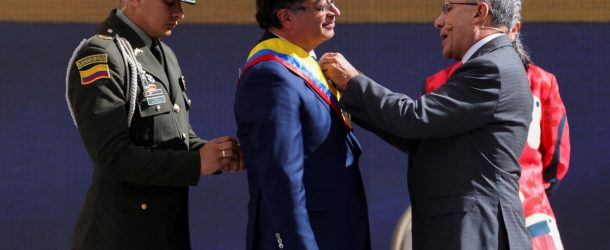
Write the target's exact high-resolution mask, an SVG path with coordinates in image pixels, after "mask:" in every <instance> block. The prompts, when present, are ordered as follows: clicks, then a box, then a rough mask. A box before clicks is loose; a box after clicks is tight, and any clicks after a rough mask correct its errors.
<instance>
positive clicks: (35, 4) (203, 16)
mask: <svg viewBox="0 0 610 250" xmlns="http://www.w3.org/2000/svg"><path fill="white" fill-rule="evenodd" d="M197 2H198V4H197V5H196V6H190V5H187V4H185V5H183V6H184V9H185V12H186V15H187V18H186V19H185V22H192V23H227V24H229V23H230V24H244V23H253V22H254V3H255V1H254V0H225V1H210V0H199V1H197ZM441 2H442V1H439V0H337V2H336V4H337V6H338V7H339V8H340V9H341V11H343V15H342V17H341V18H339V21H340V22H346V23H366V22H373V23H388V22H431V21H432V20H434V19H435V18H436V17H437V16H438V14H439V13H440V5H441ZM117 3H118V0H105V1H104V0H44V1H24V0H3V1H2V8H0V21H20V22H78V23H81V22H84V23H92V22H94V23H95V22H98V21H99V20H100V19H102V18H104V17H105V16H106V15H107V14H108V10H109V9H111V8H113V7H116V6H117V5H118V4H117ZM523 9H524V11H523V16H524V19H525V21H536V22H581V21H584V22H607V21H610V4H609V3H608V0H526V1H524V6H523Z"/></svg>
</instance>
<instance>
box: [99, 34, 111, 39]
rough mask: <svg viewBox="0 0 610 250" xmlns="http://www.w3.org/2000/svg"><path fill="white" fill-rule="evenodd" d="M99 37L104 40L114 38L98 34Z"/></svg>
mask: <svg viewBox="0 0 610 250" xmlns="http://www.w3.org/2000/svg"><path fill="white" fill-rule="evenodd" d="M97 38H99V39H102V40H112V38H113V37H111V36H107V35H102V34H99V35H97Z"/></svg>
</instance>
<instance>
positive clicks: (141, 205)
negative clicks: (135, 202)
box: [140, 203, 148, 210]
mask: <svg viewBox="0 0 610 250" xmlns="http://www.w3.org/2000/svg"><path fill="white" fill-rule="evenodd" d="M140 208H141V209H142V210H146V209H148V205H147V204H146V203H142V204H140Z"/></svg>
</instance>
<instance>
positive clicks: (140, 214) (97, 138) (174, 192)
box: [66, 12, 205, 249]
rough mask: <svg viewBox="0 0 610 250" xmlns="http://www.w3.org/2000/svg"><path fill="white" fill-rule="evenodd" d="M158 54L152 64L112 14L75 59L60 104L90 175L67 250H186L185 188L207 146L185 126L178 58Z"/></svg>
mask: <svg viewBox="0 0 610 250" xmlns="http://www.w3.org/2000/svg"><path fill="white" fill-rule="evenodd" d="M122 39H124V40H122ZM119 41H127V42H128V44H129V45H130V46H131V49H132V52H133V55H134V56H135V58H136V59H137V62H138V63H140V64H141V67H142V71H141V73H142V74H139V73H137V72H134V70H133V69H132V68H130V67H129V66H128V57H126V56H125V52H124V49H125V46H121V45H120V42H119ZM124 45H125V44H124ZM161 50H162V53H163V61H162V62H159V61H157V59H156V58H155V57H154V55H153V54H152V53H151V50H150V49H149V48H148V47H147V46H145V45H144V42H143V41H142V39H141V38H140V37H139V36H138V35H137V34H136V32H135V31H134V30H132V29H131V28H130V27H129V26H128V25H127V24H125V23H124V22H123V21H122V20H121V19H120V18H118V17H117V16H116V13H115V12H113V13H111V15H110V16H109V17H108V18H107V19H106V21H105V22H104V23H102V24H101V26H100V28H99V30H98V32H97V34H96V35H94V36H93V37H91V38H90V39H88V40H86V41H84V42H83V44H82V46H80V47H79V49H77V51H75V54H74V57H73V60H72V62H73V63H71V64H70V65H69V72H68V74H69V75H68V77H67V90H66V92H67V93H66V97H67V100H68V104H69V106H70V109H71V112H72V115H73V118H74V122H75V124H76V125H77V127H78V130H79V132H80V135H81V137H82V140H83V143H84V145H85V148H86V150H87V152H88V154H89V156H90V158H91V159H92V161H93V164H94V171H93V177H92V183H91V187H90V189H89V191H88V193H87V197H86V201H85V204H84V206H83V208H82V210H81V213H80V216H79V218H78V221H77V225H76V230H75V236H74V240H73V245H72V248H73V249H190V241H189V229H188V200H187V199H188V186H191V185H196V184H197V182H198V181H199V176H200V157H199V153H198V152H197V150H198V149H199V148H200V147H201V146H203V144H204V143H205V141H204V140H202V139H200V138H198V137H197V136H196V135H195V133H194V132H193V131H192V129H191V126H190V124H189V118H188V110H189V109H190V105H191V101H190V99H189V98H188V97H187V95H186V92H185V91H186V81H185V78H184V77H183V76H182V72H181V70H180V67H179V65H178V62H177V59H176V56H175V54H174V52H173V51H172V50H171V49H170V48H169V47H168V46H167V45H165V44H164V43H162V42H161ZM134 73H135V74H134ZM134 79H135V81H134ZM143 79H145V80H144V81H145V83H144V82H143ZM134 84H137V88H136V90H137V91H135V92H134V91H132V90H133V89H134V88H133V87H134ZM130 93H133V95H132V96H133V97H134V98H131V99H130V98H129V97H130ZM132 108H133V110H132Z"/></svg>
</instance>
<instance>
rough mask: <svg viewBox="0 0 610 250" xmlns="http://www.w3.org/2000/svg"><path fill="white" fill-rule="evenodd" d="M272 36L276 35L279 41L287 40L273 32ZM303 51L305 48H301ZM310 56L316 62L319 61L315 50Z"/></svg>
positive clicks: (310, 52)
mask: <svg viewBox="0 0 610 250" xmlns="http://www.w3.org/2000/svg"><path fill="white" fill-rule="evenodd" d="M269 32H271V31H269ZM271 34H274V35H275V36H277V37H278V38H279V39H282V40H286V38H283V37H282V36H280V35H278V34H275V33H273V32H271ZM301 49H303V48H301ZM305 52H307V51H305ZM309 56H311V57H313V59H315V60H318V57H317V56H316V52H315V51H313V50H312V51H309Z"/></svg>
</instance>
